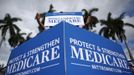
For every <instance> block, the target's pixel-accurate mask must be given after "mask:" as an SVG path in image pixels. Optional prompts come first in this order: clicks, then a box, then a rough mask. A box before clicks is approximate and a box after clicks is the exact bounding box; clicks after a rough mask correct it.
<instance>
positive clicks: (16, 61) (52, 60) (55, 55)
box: [6, 25, 65, 75]
mask: <svg viewBox="0 0 134 75" xmlns="http://www.w3.org/2000/svg"><path fill="white" fill-rule="evenodd" d="M61 26H62V25H60V26H58V27H54V28H52V29H51V30H47V31H45V32H42V33H40V34H38V35H37V36H36V37H35V38H33V39H31V40H29V41H27V42H26V43H24V44H22V45H21V46H19V47H17V48H15V49H14V50H12V52H11V55H10V58H9V61H8V64H7V71H6V75H42V74H45V75H54V74H59V75H65V74H64V73H65V70H64V57H63V56H64V55H63V54H64V50H63V37H62V35H63V31H62V27H61Z"/></svg>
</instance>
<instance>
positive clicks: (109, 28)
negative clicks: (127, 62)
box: [99, 12, 134, 60]
mask: <svg viewBox="0 0 134 75" xmlns="http://www.w3.org/2000/svg"><path fill="white" fill-rule="evenodd" d="M124 14H125V13H122V14H121V15H120V16H119V17H117V18H112V17H111V15H112V14H111V13H110V12H109V13H108V16H107V20H100V22H101V25H105V26H104V27H103V28H102V29H101V30H100V32H99V34H100V35H103V36H104V37H106V38H108V39H112V40H116V41H117V40H120V41H121V42H124V43H125V46H126V48H127V50H128V53H129V56H130V59H131V60H132V59H133V56H132V53H131V51H130V49H129V47H128V45H127V42H126V41H127V37H126V35H125V29H124V26H129V27H132V28H134V25H132V24H130V23H124V21H123V20H122V19H123V18H124Z"/></svg>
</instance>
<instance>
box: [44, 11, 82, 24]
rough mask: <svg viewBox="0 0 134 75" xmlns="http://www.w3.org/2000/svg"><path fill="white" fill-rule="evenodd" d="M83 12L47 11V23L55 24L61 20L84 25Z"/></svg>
mask: <svg viewBox="0 0 134 75" xmlns="http://www.w3.org/2000/svg"><path fill="white" fill-rule="evenodd" d="M83 20H84V19H83V16H82V12H62V13H46V14H45V25H46V26H54V25H56V24H58V23H60V22H61V21H65V22H68V23H70V24H73V25H84V21H83Z"/></svg>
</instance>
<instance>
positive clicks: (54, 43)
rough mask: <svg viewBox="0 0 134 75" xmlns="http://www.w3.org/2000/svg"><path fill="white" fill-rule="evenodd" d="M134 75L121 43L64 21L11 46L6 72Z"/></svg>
mask: <svg viewBox="0 0 134 75" xmlns="http://www.w3.org/2000/svg"><path fill="white" fill-rule="evenodd" d="M54 74H56V75H89V74H93V75H132V73H131V71H130V69H129V65H128V62H127V60H126V57H125V54H124V52H123V49H122V48H121V46H120V45H119V44H117V43H114V42H112V41H110V40H108V39H105V38H103V37H101V36H99V35H97V34H94V33H92V32H88V31H86V30H83V29H81V28H78V27H75V26H73V25H71V24H69V23H66V22H61V23H60V24H58V25H56V26H55V27H53V28H51V29H49V30H47V31H45V32H42V33H40V34H39V35H37V36H36V37H35V38H33V39H31V40H29V41H27V42H26V43H24V44H22V45H21V46H19V47H17V48H15V49H14V50H12V52H11V55H10V58H9V61H8V65H7V71H6V75H54Z"/></svg>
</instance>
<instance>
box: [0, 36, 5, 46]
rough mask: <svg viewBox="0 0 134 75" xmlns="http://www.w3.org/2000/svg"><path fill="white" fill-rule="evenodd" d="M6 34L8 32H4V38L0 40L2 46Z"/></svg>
mask: <svg viewBox="0 0 134 75" xmlns="http://www.w3.org/2000/svg"><path fill="white" fill-rule="evenodd" d="M5 36H6V33H4V35H3V36H2V39H1V41H0V48H1V46H2V43H3V41H4V38H5Z"/></svg>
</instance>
